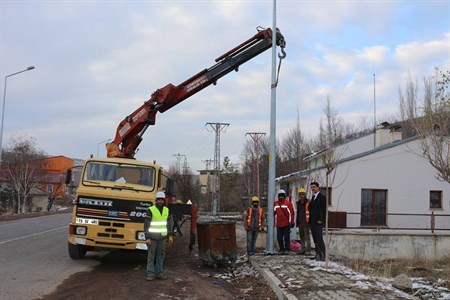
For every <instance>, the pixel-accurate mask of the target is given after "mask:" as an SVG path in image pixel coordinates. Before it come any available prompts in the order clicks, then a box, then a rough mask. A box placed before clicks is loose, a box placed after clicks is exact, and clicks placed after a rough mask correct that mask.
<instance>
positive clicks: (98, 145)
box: [97, 139, 111, 157]
mask: <svg viewBox="0 0 450 300" xmlns="http://www.w3.org/2000/svg"><path fill="white" fill-rule="evenodd" d="M110 140H111V139H107V140H104V141H101V142H99V143H98V144H97V157H98V148H99V147H100V145H101V144H103V143H106V142H109V141H110Z"/></svg>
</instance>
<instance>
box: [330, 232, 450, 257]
mask: <svg viewBox="0 0 450 300" xmlns="http://www.w3.org/2000/svg"><path fill="white" fill-rule="evenodd" d="M329 236H330V241H329V244H328V241H326V242H327V244H328V247H327V249H328V251H329V254H331V255H336V256H343V257H347V258H351V259H363V260H383V259H397V258H404V259H414V258H418V259H419V258H420V259H442V258H445V257H450V234H449V233H445V234H420V233H384V232H373V233H368V232H364V233H363V232H355V233H350V232H330V235H329Z"/></svg>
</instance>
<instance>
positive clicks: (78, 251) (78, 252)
mask: <svg viewBox="0 0 450 300" xmlns="http://www.w3.org/2000/svg"><path fill="white" fill-rule="evenodd" d="M69 256H70V258H71V259H82V258H83V257H85V256H86V248H85V247H84V246H81V245H73V244H71V243H69Z"/></svg>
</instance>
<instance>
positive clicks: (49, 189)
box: [47, 184, 53, 193]
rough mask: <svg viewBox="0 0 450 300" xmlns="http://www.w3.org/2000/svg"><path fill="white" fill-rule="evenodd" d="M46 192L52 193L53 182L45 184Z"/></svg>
mask: <svg viewBox="0 0 450 300" xmlns="http://www.w3.org/2000/svg"><path fill="white" fill-rule="evenodd" d="M47 192H48V193H53V184H47Z"/></svg>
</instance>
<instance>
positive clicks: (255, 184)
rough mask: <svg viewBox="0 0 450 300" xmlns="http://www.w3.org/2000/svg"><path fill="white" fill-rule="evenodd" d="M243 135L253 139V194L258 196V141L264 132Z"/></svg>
mask: <svg viewBox="0 0 450 300" xmlns="http://www.w3.org/2000/svg"><path fill="white" fill-rule="evenodd" d="M245 135H249V136H250V137H251V138H252V140H253V148H254V150H255V151H254V155H255V156H254V158H253V196H258V197H259V198H261V197H260V195H259V141H260V140H261V138H262V137H263V136H265V135H266V134H265V133H264V132H248V133H246V134H245Z"/></svg>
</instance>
